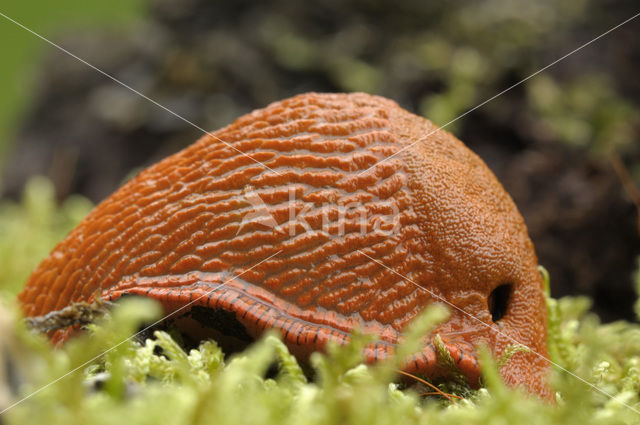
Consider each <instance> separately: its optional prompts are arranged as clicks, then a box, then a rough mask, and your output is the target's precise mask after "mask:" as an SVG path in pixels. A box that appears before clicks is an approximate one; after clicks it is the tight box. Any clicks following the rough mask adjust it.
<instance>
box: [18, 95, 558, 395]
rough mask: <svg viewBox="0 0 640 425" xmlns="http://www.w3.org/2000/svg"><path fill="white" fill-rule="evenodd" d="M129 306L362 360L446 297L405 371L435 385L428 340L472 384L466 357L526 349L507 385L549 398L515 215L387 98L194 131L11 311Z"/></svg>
mask: <svg viewBox="0 0 640 425" xmlns="http://www.w3.org/2000/svg"><path fill="white" fill-rule="evenodd" d="M223 141H224V142H223ZM385 158H386V159H385ZM383 160H384V161H383ZM261 163H262V164H261ZM263 164H264V165H263ZM274 254H277V255H274ZM214 289H216V290H215V291H213V290H214ZM126 294H133V295H141V296H145V297H151V298H155V299H157V300H160V301H161V302H162V304H163V305H164V306H165V308H166V310H167V311H175V310H176V309H178V308H180V307H182V306H185V305H187V304H188V303H190V302H192V301H195V302H194V303H193V305H194V306H198V308H200V309H203V308H207V309H209V310H208V311H217V312H222V313H224V314H226V315H227V316H229V315H230V316H232V317H234V318H235V320H236V321H237V322H239V323H240V324H241V325H242V327H243V328H244V329H242V332H246V334H247V335H249V336H251V337H254V338H255V337H257V336H259V335H260V334H261V333H262V332H263V331H264V330H265V329H268V328H275V329H278V330H280V331H281V333H282V336H283V339H284V341H285V343H286V344H287V345H288V346H289V348H290V349H291V351H292V352H293V353H294V354H295V355H297V356H299V357H301V358H304V357H306V356H308V354H309V353H310V352H312V351H314V350H322V349H323V347H324V346H325V345H326V343H327V342H329V341H336V342H338V343H345V342H346V341H348V339H349V334H350V332H351V331H352V330H353V329H354V328H356V327H358V328H360V329H362V330H363V331H364V332H366V333H372V334H375V335H377V336H378V340H377V341H376V342H374V343H371V344H369V345H368V346H367V347H366V349H365V356H366V358H367V360H369V361H375V360H376V359H381V358H385V357H388V356H390V355H393V352H394V347H395V344H396V343H397V342H398V339H399V337H400V332H401V331H402V330H403V329H404V328H405V326H406V324H407V323H408V322H409V321H411V319H412V318H414V317H415V316H416V315H417V314H419V313H420V312H421V311H422V310H423V309H424V308H425V306H427V305H428V304H430V303H433V302H438V301H439V300H446V303H448V304H449V305H450V307H452V306H453V308H450V310H451V315H450V317H449V318H448V320H447V321H446V322H445V323H442V324H440V325H439V326H438V327H437V329H435V331H434V332H433V334H432V335H431V336H429V338H425V346H424V348H423V349H422V351H421V352H420V353H418V354H417V355H415V356H413V357H412V358H411V359H410V360H409V361H407V363H406V370H407V371H408V372H412V373H419V374H423V375H426V376H429V377H438V376H440V375H442V374H444V373H446V371H444V370H443V368H442V367H441V366H440V365H439V362H438V356H437V354H436V351H437V350H435V349H434V344H433V339H432V338H433V337H434V336H435V335H436V334H437V335H439V336H440V337H441V339H442V341H443V342H444V345H445V346H446V348H447V350H448V351H449V353H450V356H451V358H452V359H453V361H454V362H455V363H456V364H457V367H458V368H459V370H460V371H461V372H462V373H463V374H464V375H465V376H466V377H467V378H468V380H469V382H470V383H471V385H474V386H475V385H478V379H479V375H480V372H479V367H478V361H477V356H476V347H477V346H478V345H479V344H483V343H484V344H487V345H488V346H490V347H491V348H492V350H493V353H494V354H495V355H497V356H498V355H500V354H501V353H503V352H504V350H505V349H506V348H507V347H508V346H510V345H513V344H514V341H518V342H520V343H522V344H525V345H526V346H528V347H529V348H530V349H531V350H532V352H517V353H516V354H514V355H513V357H512V358H511V359H510V361H509V362H508V363H507V364H506V365H505V366H503V367H502V368H501V373H502V375H503V377H504V379H505V381H506V382H507V383H508V384H510V385H514V386H524V387H525V388H526V389H527V390H528V391H530V392H532V393H535V394H538V395H540V396H542V397H545V398H548V397H550V395H551V389H550V387H549V386H548V383H547V380H546V378H547V374H548V371H549V364H548V361H547V360H546V358H547V357H548V354H547V348H546V314H545V311H546V307H545V298H544V294H543V288H542V279H541V276H540V274H539V273H538V270H537V259H536V255H535V252H534V249H533V244H532V242H531V240H530V239H529V236H528V234H527V229H526V226H525V224H524V221H523V219H522V217H521V215H520V214H519V212H518V210H517V208H516V206H515V205H514V203H513V201H512V200H511V198H510V197H509V195H508V194H507V193H506V192H505V190H504V189H503V188H502V186H501V185H500V183H499V182H498V181H497V179H496V178H495V176H494V175H493V174H492V173H491V171H490V170H489V169H488V168H487V166H486V165H485V164H484V163H483V162H482V160H481V159H480V158H478V157H477V156H476V155H475V154H473V153H472V152H471V151H470V150H468V149H467V148H466V147H465V146H464V144H463V143H462V142H460V141H459V140H458V139H456V138H455V137H454V136H452V135H451V134H449V133H447V132H445V131H442V130H439V129H438V128H437V127H436V126H435V125H434V124H432V123H431V122H430V121H428V120H426V119H424V118H421V117H418V116H416V115H413V114H411V113H409V112H407V111H405V110H403V109H402V108H400V107H399V106H398V105H397V104H396V103H394V102H393V101H390V100H387V99H384V98H381V97H376V96H370V95H367V94H362V93H356V94H316V93H310V94H303V95H299V96H296V97H293V98H290V99H286V100H283V101H281V102H277V103H274V104H271V105H269V106H268V107H266V108H264V109H260V110H256V111H254V112H252V113H250V114H248V115H245V116H243V117H241V118H239V119H237V120H236V121H235V122H234V123H233V124H231V125H229V126H227V127H225V128H223V129H221V130H219V131H217V132H215V133H212V134H210V135H206V136H204V137H202V138H201V139H200V140H198V141H197V142H196V143H195V144H193V145H191V146H189V147H187V148H186V149H184V150H183V151H181V152H179V153H177V154H175V155H173V156H170V157H168V158H166V159H164V160H163V161H161V162H159V163H158V164H155V165H153V166H151V167H149V168H147V169H146V170H144V171H142V172H141V173H140V174H139V175H138V176H137V177H135V178H134V179H132V180H131V181H129V182H128V183H127V184H125V185H124V186H123V187H122V188H120V189H119V190H118V191H117V192H115V193H114V194H113V195H111V196H110V197H109V198H107V199H106V200H104V201H103V202H102V203H101V204H99V205H98V206H97V207H96V208H95V209H94V210H93V211H92V212H91V213H90V214H89V215H88V216H87V218H86V219H85V220H84V221H82V223H81V224H80V225H79V226H78V227H77V228H76V229H75V230H73V231H72V232H71V233H70V234H69V236H68V237H67V238H66V239H64V240H63V241H62V242H60V243H59V244H58V245H57V246H56V248H55V249H54V250H53V252H52V253H51V254H50V255H49V257H47V258H46V259H45V260H44V261H43V262H42V263H41V264H40V265H39V266H38V267H37V268H36V270H35V271H34V272H33V274H32V275H31V276H30V278H29V279H28V281H27V283H26V286H25V288H24V290H23V291H22V292H21V293H20V295H19V299H20V301H21V302H22V305H23V309H24V312H25V314H26V315H27V316H32V317H34V316H42V315H45V314H47V313H50V312H55V311H58V310H61V309H63V308H65V307H67V306H69V305H70V304H71V303H75V302H83V301H92V300H94V299H95V297H96V296H99V297H101V298H102V299H105V300H115V299H117V298H119V297H121V296H123V295H126ZM189 308H191V306H189ZM225 312H226V313H225ZM72 332H73V328H67V329H61V330H58V331H56V332H55V333H53V335H52V339H53V340H54V341H63V340H65V339H66V338H67V337H68V336H69V335H70V334H71V333H72Z"/></svg>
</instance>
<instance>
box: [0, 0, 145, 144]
mask: <svg viewBox="0 0 640 425" xmlns="http://www.w3.org/2000/svg"><path fill="white" fill-rule="evenodd" d="M143 4H144V0H110V1H81V0H56V1H52V2H49V1H34V0H4V1H3V2H2V3H1V4H0V12H1V13H2V14H4V15H6V16H8V17H9V18H11V19H13V20H15V21H17V22H20V23H21V24H23V25H24V26H26V27H28V28H30V29H32V30H33V31H35V32H37V33H39V34H40V35H42V36H44V37H47V38H49V37H53V38H54V39H55V36H56V35H57V34H60V33H62V32H68V31H70V29H81V28H87V27H89V28H90V27H95V26H103V27H109V26H110V27H115V28H123V27H128V26H130V25H131V23H132V22H135V20H136V19H137V18H138V17H139V16H140V15H141V12H142V6H143ZM0 40H2V41H0V45H1V46H2V66H0V93H2V96H0V154H1V153H3V152H4V150H5V149H6V148H7V146H6V143H7V140H8V139H10V134H11V132H12V131H13V130H15V126H16V124H17V122H16V120H18V119H19V118H20V113H21V112H22V111H23V109H24V108H25V107H26V106H27V104H28V102H29V101H31V100H32V96H33V94H34V93H35V90H34V87H33V86H34V84H33V79H34V78H36V77H37V76H39V72H40V71H41V70H40V69H38V68H37V67H35V65H36V64H38V63H39V62H40V60H39V59H38V58H39V56H40V55H41V54H42V53H44V52H49V51H50V49H51V48H52V47H51V46H50V45H48V44H46V43H45V42H44V41H43V40H41V39H39V38H38V37H37V36H35V35H33V34H30V33H29V32H27V31H26V30H24V29H23V28H20V27H19V26H17V25H16V24H15V23H13V22H10V21H9V20H7V19H6V18H4V17H2V16H0ZM60 54H62V53H60Z"/></svg>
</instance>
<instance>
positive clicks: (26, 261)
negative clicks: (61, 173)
mask: <svg viewBox="0 0 640 425" xmlns="http://www.w3.org/2000/svg"><path fill="white" fill-rule="evenodd" d="M91 207H92V204H91V202H89V201H88V200H87V199H85V198H83V197H81V196H72V197H70V198H68V199H67V200H65V201H64V202H63V203H62V204H60V205H58V204H57V202H56V200H55V197H54V193H53V186H52V185H51V183H50V182H49V181H48V180H46V179H44V178H38V177H35V178H33V179H32V180H31V181H30V182H29V184H28V185H27V187H26V189H25V192H24V195H23V199H22V200H21V201H20V203H16V202H12V201H8V200H0V270H1V272H0V294H3V293H4V295H6V296H10V295H13V294H15V293H17V292H18V291H19V290H20V289H21V288H22V285H23V284H24V282H25V280H26V279H27V277H28V276H29V273H31V270H32V269H33V268H34V267H35V266H36V265H37V264H38V262H39V261H40V260H42V259H43V258H44V257H46V256H47V254H48V253H49V251H51V249H52V248H53V246H54V245H55V244H56V243H58V242H59V241H60V240H62V238H63V237H64V236H66V234H67V233H68V232H69V231H70V230H71V229H73V228H74V227H75V226H76V225H77V224H78V223H79V222H80V220H82V219H83V218H84V216H85V215H86V214H87V213H88V212H89V210H90V209H91Z"/></svg>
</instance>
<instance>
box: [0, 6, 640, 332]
mask: <svg viewBox="0 0 640 425" xmlns="http://www.w3.org/2000/svg"><path fill="white" fill-rule="evenodd" d="M637 8H638V5H637V2H635V1H632V0H629V1H624V0H616V1H613V0H599V1H596V0H559V1H558V0H539V1H537V2H529V1H520V0H483V1H471V0H465V1H462V0H450V1H439V2H426V1H422V0H399V1H395V2H393V4H392V3H389V2H380V1H372V0H351V1H341V0H311V1H306V2H298V1H295V0H274V1H246V0H245V1H234V2H229V1H223V0H180V1H177V0H110V1H109V2H84V1H79V0H58V1H56V2H55V5H54V4H53V3H44V4H38V5H37V6H34V5H30V4H29V2H25V1H23V0H4V1H3V3H2V6H0V12H2V13H4V14H6V15H7V16H9V17H11V18H12V19H15V20H17V21H19V22H21V23H22V24H24V25H25V26H27V27H29V28H31V29H33V30H34V31H36V32H38V33H40V34H42V35H43V36H45V37H47V38H50V39H51V40H53V41H54V42H56V43H59V44H60V45H61V46H63V47H64V48H66V49H68V50H69V51H71V52H73V53H74V54H76V55H77V56H79V57H81V58H83V59H84V60H86V61H88V62H90V63H91V64H93V65H95V66H97V67H98V68H100V69H102V70H104V71H105V72H108V73H110V74H111V75H113V76H115V77H116V78H118V79H119V80H121V81H123V82H125V83H126V84H128V85H130V86H132V87H134V88H135V89H137V90H139V91H141V92H143V93H144V94H146V95H148V96H149V97H151V98H153V99H154V100H156V101H158V102H159V103H161V104H162V105H164V106H166V107H167V108H169V109H171V110H173V111H175V112H176V113H178V114H180V115H182V116H183V117H186V118H187V119H189V120H190V121H192V122H194V123H196V124H197V125H199V126H201V127H203V128H206V129H209V130H215V129H217V128H219V127H221V126H223V125H225V124H228V123H229V122H231V121H232V120H233V119H235V118H237V117H239V116H240V115H242V114H244V113H246V112H249V111H251V110H253V109H255V108H258V107H263V106H265V105H266V104H268V103H270V102H273V101H276V100H280V99H282V98H285V97H288V96H291V95H295V94H298V93H302V92H306V91H332V92H335V91H339V92H343V91H365V92H368V93H374V94H380V95H383V96H386V97H389V98H392V99H394V100H396V101H397V102H398V103H400V105H402V106H403V107H405V108H406V109H408V110H410V111H413V112H415V113H417V114H420V115H423V116H425V117H427V118H429V119H430V120H432V121H434V122H435V123H436V124H440V125H443V124H446V123H448V122H449V121H450V120H452V119H454V118H456V117H457V116H458V115H460V114H462V113H464V112H465V111H467V110H468V109H470V108H473V107H475V106H476V105H477V104H479V103H481V102H483V101H484V100H486V99H488V98H490V97H492V96H494V95H495V94H497V93H499V92H500V91H502V90H504V89H505V88H507V87H509V86H510V85H512V84H514V83H517V82H518V81H520V80H522V79H523V78H525V77H527V76H528V75H530V74H531V73H533V72H535V71H537V70H538V69H540V68H542V67H544V66H546V65H547V64H549V63H551V62H553V61H554V60H556V59H557V58H559V57H561V56H563V55H564V54H566V53H567V52H569V51H571V50H573V49H574V48H576V47H578V46H579V45H581V44H583V43H585V42H587V41H589V40H591V39H593V38H594V37H596V36H597V35H599V34H601V33H603V32H605V31H606V30H608V29H610V28H611V27H613V26H615V25H617V24H618V23H620V22H622V21H623V20H625V19H627V18H629V17H631V16H633V15H634V14H635V13H637V12H638V10H637ZM0 40H1V41H0V46H2V52H3V59H2V66H1V67H0V92H1V93H2V96H0V159H1V165H0V176H1V177H0V191H1V196H2V201H0V217H2V220H4V222H0V239H1V240H3V241H4V245H0V252H2V249H5V250H11V252H12V253H14V252H15V251H16V250H19V249H22V250H24V253H25V254H24V257H25V260H24V261H26V262H28V263H29V264H28V266H29V267H32V266H33V265H35V264H33V265H31V263H37V261H39V259H40V258H39V257H42V256H44V255H45V254H46V253H47V252H48V251H49V249H50V248H51V247H52V245H53V244H54V243H55V241H56V240H58V239H59V238H61V237H62V236H63V235H64V232H66V231H67V230H68V228H70V227H71V226H72V225H73V223H75V222H76V221H77V220H79V219H80V218H81V217H82V215H83V214H84V213H86V211H87V210H88V208H89V207H90V203H89V202H88V201H87V199H88V200H90V201H91V202H93V203H96V202H99V201H100V200H102V199H103V198H104V197H106V196H107V195H109V194H110V193H111V192H112V191H114V190H115V189H116V188H117V187H118V186H119V185H121V184H122V182H123V181H124V179H126V178H127V176H129V175H131V174H132V173H134V172H135V171H136V170H139V169H140V168H141V167H144V166H146V165H149V164H151V163H153V162H156V161H157V160H159V159H160V158H162V157H164V156H167V155H169V154H171V153H173V152H175V151H177V150H179V149H181V148H183V147H185V146H187V145H189V144H191V143H192V142H193V141H195V139H197V138H198V137H200V135H201V134H200V132H199V131H198V130H197V129H195V128H194V127H192V126H190V125H188V124H187V123H185V122H184V121H181V120H179V119H178V118H176V117H174V116H172V115H170V114H168V113H167V112H166V111H163V110H162V109H160V108H158V107H157V106H154V105H153V104H152V103H150V102H148V101H147V100H145V99H143V98H141V97H139V96H137V95H135V94H133V93H131V92H130V91H128V90H127V89H125V88H123V87H122V86H119V85H117V84H116V83H114V82H113V81H111V80H109V79H107V78H106V77H104V76H103V75H100V74H99V73H98V72H96V71H95V70H93V69H91V68H89V67H87V66H86V65H84V64H82V63H80V62H79V61H77V60H76V59H74V58H72V57H70V56H68V55H65V54H63V53H62V52H60V51H58V50H56V49H54V48H53V47H52V46H50V45H48V44H46V43H45V42H44V41H42V40H40V39H38V38H37V37H36V36H34V35H33V34H30V33H29V32H27V31H25V30H24V29H22V28H20V27H18V26H17V25H15V24H14V23H11V22H9V21H7V20H6V19H4V18H2V17H0ZM639 72H640V18H638V19H637V20H634V21H632V22H630V23H628V24H627V25H625V26H623V27H621V28H620V29H618V30H616V31H614V32H612V33H611V34H609V35H607V36H606V37H604V38H603V39H601V40H599V41H597V42H595V43H594V44H592V45H590V46H588V47H586V48H584V49H583V50H581V51H579V52H578V53H576V54H574V55H572V56H570V57H569V58H567V59H566V60H564V61H563V62H561V63H559V64H557V65H555V66H554V67H552V68H550V69H549V70H547V71H545V72H543V73H541V74H540V75H537V76H536V77H534V78H532V79H530V80H528V81H527V82H526V83H524V84H522V85H520V86H518V87H516V88H514V89H513V90H510V91H509V92H507V93H505V94H504V95H502V96H500V97H498V98H497V99H495V100H493V101H492V102H490V103H488V104H486V105H484V106H482V107H481V108H479V109H477V110H475V111H473V112H472V113H470V114H468V115H466V116H465V117H464V118H462V119H460V120H458V121H455V122H454V123H453V124H451V125H449V126H447V130H449V131H451V132H453V133H454V134H455V135H456V136H457V137H459V138H460V139H461V140H463V141H464V142H465V143H466V144H467V145H468V146H469V147H470V148H471V149H473V150H474V151H475V152H476V153H478V154H479V155H480V156H481V157H482V158H483V159H484V160H485V161H486V162H487V164H488V165H489V167H490V168H491V169H492V170H493V171H494V172H495V173H496V175H497V176H498V178H499V179H500V181H501V182H502V183H503V185H504V186H505V188H506V189H507V191H508V192H509V193H510V194H511V195H512V197H513V198H514V200H515V202H516V204H517V205H518V207H519V208H520V210H521V212H522V214H523V215H524V217H525V220H526V221H527V224H528V227H529V231H530V234H531V237H532V239H533V241H534V243H535V245H536V250H537V253H538V256H539V259H540V263H541V264H542V265H544V266H545V267H546V268H547V269H548V270H549V272H550V274H551V279H552V292H553V295H554V296H561V295H566V294H584V295H587V296H589V297H590V298H591V299H592V300H593V303H594V306H593V309H594V310H595V311H596V312H597V313H598V314H599V315H600V316H601V318H602V319H603V320H605V321H610V320H614V319H620V318H625V319H632V318H633V309H632V305H633V303H634V301H635V299H636V295H635V293H634V287H633V284H632V279H633V273H634V270H635V269H636V267H637V264H636V259H637V257H638V255H639V254H640V221H639V219H638V207H639V206H640V205H639V204H640V192H639V191H638V187H639V185H640V132H639V130H640V78H639V75H640V74H639ZM34 176H44V177H46V179H36V180H34ZM25 187H26V189H25ZM79 195H81V197H80V196H79ZM48 210H55V211H57V212H56V213H55V214H53V213H47V212H46V211H48ZM25 211H26V214H28V215H29V217H30V218H29V219H28V220H26V221H25V220H24V219H22V218H20V217H21V214H22V215H24V214H25ZM43 211H44V212H43ZM47 214H49V215H47ZM47 217H48V218H47ZM43 221H46V222H47V225H46V226H44V225H42V222H43ZM34 223H37V224H34ZM38 226H41V227H38ZM47 226H48V227H47ZM45 227H46V228H47V229H55V230H50V231H48V233H46V235H43V234H42V233H43V232H42V231H39V237H40V238H41V242H39V245H38V247H39V248H38V249H36V250H30V249H27V248H28V247H27V248H25V247H24V246H23V245H22V244H21V240H22V239H24V235H25V234H27V233H28V232H29V231H31V232H35V230H33V229H41V228H45ZM61 229H64V230H61ZM3 246H4V248H2V247H3ZM38 256H39V257H38ZM34 257H37V258H34ZM0 266H3V263H2V255H0ZM11 267H14V266H11ZM20 267H22V268H16V270H18V269H19V270H20V271H19V272H16V273H14V274H10V273H7V272H6V270H8V268H9V265H6V264H5V265H4V266H3V268H2V270H3V271H5V273H4V274H5V276H4V281H5V282H6V281H8V280H11V282H12V283H11V285H12V286H11V288H12V289H10V291H13V292H15V291H16V290H18V289H19V285H20V284H21V283H22V282H23V280H24V278H25V277H26V275H25V273H28V272H25V271H24V270H28V269H29V267H26V266H20ZM14 268H15V267H14ZM7 276H10V279H9V278H8V277H7ZM2 282H3V277H0V286H1V285H2ZM5 284H6V283H5ZM6 285H9V284H6Z"/></svg>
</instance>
